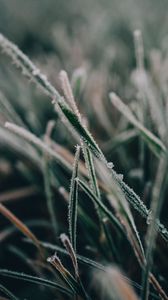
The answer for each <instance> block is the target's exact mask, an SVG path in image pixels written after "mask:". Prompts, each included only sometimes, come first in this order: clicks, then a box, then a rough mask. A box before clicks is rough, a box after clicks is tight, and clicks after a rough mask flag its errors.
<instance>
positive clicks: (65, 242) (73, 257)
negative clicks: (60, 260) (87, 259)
mask: <svg viewBox="0 0 168 300" xmlns="http://www.w3.org/2000/svg"><path fill="white" fill-rule="evenodd" d="M60 238H61V241H62V243H63V245H64V247H65V248H66V250H67V252H68V253H69V255H70V257H71V260H72V264H73V266H74V271H75V278H76V280H77V282H78V284H79V285H80V287H81V290H82V291H83V294H84V295H85V298H86V299H89V298H88V295H87V293H86V291H85V289H84V286H83V284H82V281H81V279H80V276H79V269H78V262H77V257H76V254H75V252H74V249H73V247H72V245H71V242H70V240H69V238H68V237H67V236H66V234H61V236H60ZM76 296H77V295H76Z"/></svg>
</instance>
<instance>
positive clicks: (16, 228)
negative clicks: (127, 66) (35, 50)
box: [0, 31, 168, 300]
mask: <svg viewBox="0 0 168 300" xmlns="http://www.w3.org/2000/svg"><path fill="white" fill-rule="evenodd" d="M134 47H135V54H134V55H135V59H136V66H135V68H134V70H133V71H132V74H131V76H130V77H131V80H132V83H131V84H130V83H129V82H128V81H126V83H125V86H126V87H127V86H128V89H130V91H131V92H132V94H133V96H132V95H131V96H130V97H128V96H126V100H125V98H124V95H123V93H121V98H120V97H119V96H117V94H116V93H114V92H110V93H109V91H110V89H111V87H110V86H109V87H108V88H107V87H106V86H105V87H106V88H107V91H104V90H102V88H101V86H100V85H99V84H97V83H99V80H98V74H97V73H96V75H95V78H96V79H95V81H96V88H94V80H93V81H92V78H91V79H89V78H90V77H89V73H87V71H86V70H85V69H84V68H80V69H77V70H74V72H72V73H73V74H72V76H71V77H70V76H68V74H67V72H66V71H64V70H62V71H61V72H60V73H59V76H58V77H59V82H58V83H57V84H56V85H55V84H53V83H52V82H53V80H50V79H49V78H48V77H47V76H46V75H44V74H43V71H41V69H43V68H41V67H40V66H38V67H37V66H36V64H35V63H34V62H33V61H32V60H31V59H30V58H29V57H28V56H27V55H26V54H24V53H23V52H22V51H21V50H20V49H19V48H18V47H17V46H16V45H15V44H14V43H13V42H12V41H10V40H9V39H8V38H7V37H5V36H4V35H3V34H0V48H1V50H2V53H1V57H3V58H5V59H6V60H5V67H6V66H8V68H9V69H13V72H16V73H14V75H13V76H12V78H13V79H11V82H12V80H14V81H16V84H18V86H19V91H23V93H22V94H21V98H22V97H23V99H24V101H22V99H20V100H19V99H16V98H17V93H14V94H12V93H11V94H10V92H9V90H10V88H11V87H9V88H7V92H6V93H5V92H4V90H3V89H2V92H0V113H1V114H0V124H1V125H0V126H1V127H0V143H1V144H2V161H0V172H1V173H2V175H3V176H2V182H4V183H5V184H6V182H7V181H8V184H7V190H9V191H7V192H6V191H5V192H4V194H3V193H2V194H1V195H0V202H1V203H0V213H1V215H2V216H3V217H2V228H1V232H0V241H1V244H2V255H3V257H4V262H3V261H1V268H0V280H1V282H0V292H1V294H2V295H4V297H7V299H25V298H26V299H36V298H40V299H45V300H47V299H56V298H57V299H84V300H85V299H86V300H88V299H90V300H91V299H116V300H119V299H120V300H121V299H122V300H127V299H133V300H137V299H142V300H147V299H164V300H165V299H168V289H167V256H166V255H167V243H168V230H167V226H168V223H167V219H166V218H167V214H166V209H164V208H166V194H167V154H168V145H167V104H168V103H167V97H166V86H165V81H166V74H165V73H163V76H162V78H161V79H160V73H161V71H158V69H159V67H160V69H161V68H164V61H163V65H162V66H161V63H160V65H159V66H158V65H157V66H156V65H155V63H156V62H155V61H154V62H153V65H152V62H151V66H147V67H146V62H145V54H144V48H143V40H142V35H141V32H140V31H135V32H134ZM163 60H164V58H163ZM165 60H166V59H165ZM10 62H11V63H12V64H14V65H15V66H16V67H17V69H18V70H17V71H14V67H13V66H11V65H10ZM158 64H159V63H158ZM6 68H7V67H6ZM160 69H159V70H160ZM157 72H158V73H157ZM159 72H160V73H159ZM15 74H17V76H20V77H19V79H17V77H16V78H15ZM106 75H107V74H106V72H105V71H103V78H104V77H106ZM9 76H10V75H9ZM164 76H165V77H164ZM22 77H23V78H24V77H26V79H23V78H22ZM9 78H10V77H9ZM52 79H53V78H52ZM87 80H88V81H90V83H89V82H88V81H87ZM17 82H20V83H17ZM28 82H31V84H30V85H29V87H28V88H27V86H26V84H27V83H28ZM89 84H92V85H93V87H92V85H91V87H89ZM104 85H105V84H104ZM132 85H133V87H132ZM36 86H37V87H38V88H40V90H38V89H37V90H36ZM55 86H57V88H56V87H55ZM112 86H113V85H112ZM103 88H104V86H103ZM21 89H23V90H21ZM92 89H93V90H92ZM28 91H29V92H28ZM30 91H31V92H30ZM29 93H30V94H29ZM31 93H32V94H31ZM117 93H118V94H120V89H119V90H118V91H117ZM128 94H129V93H128ZM29 95H31V97H29ZM26 97H27V98H26ZM87 97H88V99H89V100H90V102H86V99H87ZM99 97H100V98H99ZM30 98H31V100H30ZM25 99H26V100H25ZM105 99H106V100H105ZM122 99H123V100H122ZM132 99H133V100H132ZM102 100H103V102H102ZM35 101H39V102H37V103H36V104H35V103H34V102H35ZM23 102H25V106H24V105H23ZM100 103H101V104H100ZM26 105H27V106H26ZM99 105H100V106H99ZM96 106H97V107H98V108H97V107H96ZM95 108H96V109H95ZM104 118H105V119H104ZM103 120H104V121H103ZM111 136H112V137H111ZM76 145H77V146H76ZM119 171H122V172H123V173H124V177H123V175H122V174H120V173H119ZM16 178H17V180H16ZM18 181H20V182H18ZM10 182H11V183H10ZM25 184H26V188H25ZM11 186H12V187H11ZM32 187H33V188H32ZM11 190H12V191H13V192H11ZM29 190H30V193H29ZM26 197H27V198H26ZM22 202H24V207H23V203H22ZM8 205H9V207H8ZM27 216H28V218H27ZM8 222H10V223H11V225H12V227H8V226H9V223H8ZM163 223H164V224H163ZM36 227H39V229H37V228H36ZM23 236H25V237H26V239H25V238H24V239H23ZM15 237H16V239H15ZM3 252H6V253H7V254H5V255H4V253H3ZM15 262H16V263H15ZM19 281H22V282H23V283H24V285H23V288H21V287H20V284H19ZM29 287H31V292H30V288H29Z"/></svg>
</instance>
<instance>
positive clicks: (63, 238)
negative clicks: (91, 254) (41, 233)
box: [60, 233, 79, 278]
mask: <svg viewBox="0 0 168 300" xmlns="http://www.w3.org/2000/svg"><path fill="white" fill-rule="evenodd" d="M60 239H61V241H62V243H63V245H64V247H65V249H66V250H67V253H69V255H70V258H71V261H72V264H73V267H74V271H75V275H76V278H77V277H79V270H78V262H77V257H76V254H75V252H74V249H73V247H72V244H71V242H70V240H69V238H68V237H67V236H66V234H65V233H62V234H61V235H60Z"/></svg>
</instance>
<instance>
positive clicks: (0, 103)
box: [0, 91, 26, 126]
mask: <svg viewBox="0 0 168 300" xmlns="http://www.w3.org/2000/svg"><path fill="white" fill-rule="evenodd" d="M0 111H1V112H2V113H4V115H5V117H7V118H8V120H9V121H12V122H14V123H17V124H19V125H20V126H26V125H25V124H24V122H23V121H22V119H21V118H20V116H19V115H18V113H17V112H16V110H15V109H14V107H13V106H12V104H11V102H10V101H8V99H7V98H6V97H5V95H4V94H3V93H2V92H1V91H0Z"/></svg>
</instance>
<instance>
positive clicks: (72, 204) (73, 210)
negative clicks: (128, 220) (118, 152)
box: [68, 145, 80, 252]
mask: <svg viewBox="0 0 168 300" xmlns="http://www.w3.org/2000/svg"><path fill="white" fill-rule="evenodd" d="M79 157H80V146H78V145H77V148H76V153H75V159H74V166H73V172H72V178H71V186H70V195H69V208H68V220H69V234H70V241H71V244H72V247H73V249H74V251H75V252H76V223H77V209H78V184H77V182H76V180H75V179H76V177H77V176H78V162H79Z"/></svg>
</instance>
